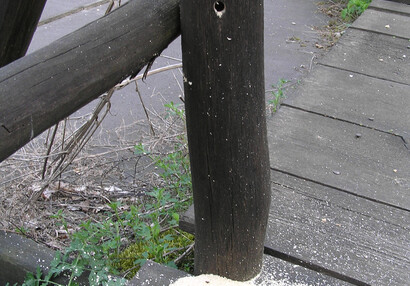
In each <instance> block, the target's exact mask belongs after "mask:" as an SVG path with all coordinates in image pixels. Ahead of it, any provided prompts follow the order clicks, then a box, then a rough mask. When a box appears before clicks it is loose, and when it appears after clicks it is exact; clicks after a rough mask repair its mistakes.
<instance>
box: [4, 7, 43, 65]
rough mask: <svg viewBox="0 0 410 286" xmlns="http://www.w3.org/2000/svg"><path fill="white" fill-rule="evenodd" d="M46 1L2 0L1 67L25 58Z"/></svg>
mask: <svg viewBox="0 0 410 286" xmlns="http://www.w3.org/2000/svg"><path fill="white" fill-rule="evenodd" d="M45 4H46V0H0V7H1V9H0V39H1V40H0V67H2V66H5V65H7V64H8V63H11V62H12V61H14V60H16V59H18V58H20V57H22V56H24V55H25V54H26V52H27V49H28V46H29V45H30V42H31V38H32V37H33V34H34V31H35V30H36V27H37V23H38V21H39V19H40V16H41V12H42V11H43V8H44V5H45Z"/></svg>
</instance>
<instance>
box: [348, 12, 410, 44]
mask: <svg viewBox="0 0 410 286" xmlns="http://www.w3.org/2000/svg"><path fill="white" fill-rule="evenodd" d="M352 27H353V28H357V29H362V30H368V31H373V32H378V33H382V34H386V35H391V36H395V37H401V38H403V39H406V40H408V39H410V15H397V14H392V13H391V12H387V11H379V10H373V9H367V10H366V11H365V12H364V13H363V14H362V15H361V16H360V17H359V18H358V19H357V20H356V21H354V22H353V25H352Z"/></svg>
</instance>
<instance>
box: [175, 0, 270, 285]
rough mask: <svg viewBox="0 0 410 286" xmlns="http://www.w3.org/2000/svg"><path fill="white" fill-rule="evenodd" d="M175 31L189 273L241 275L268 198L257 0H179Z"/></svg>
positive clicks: (253, 268) (251, 270)
mask: <svg viewBox="0 0 410 286" xmlns="http://www.w3.org/2000/svg"><path fill="white" fill-rule="evenodd" d="M215 5H216V6H215ZM181 31H182V52H183V56H182V58H183V71H184V87H185V106H186V118H187V131H188V143H189V152H190V160H191V172H192V185H193V191H194V201H195V236H196V237H195V269H196V270H195V271H196V273H197V274H201V273H212V274H218V275H222V276H225V277H228V278H231V279H234V280H248V279H250V278H252V277H254V276H256V275H257V274H258V273H259V271H260V269H261V264H262V254H263V241H264V237H265V229H266V220H267V215H268V211H269V203H270V189H269V156H268V145H267V136H266V119H265V97H264V84H265V83H264V65H263V60H264V54H263V52H264V51H263V1H262V0H256V1H238V0H226V1H216V2H215V1H192V0H183V1H182V2H181ZM255 221H256V222H257V223H255Z"/></svg>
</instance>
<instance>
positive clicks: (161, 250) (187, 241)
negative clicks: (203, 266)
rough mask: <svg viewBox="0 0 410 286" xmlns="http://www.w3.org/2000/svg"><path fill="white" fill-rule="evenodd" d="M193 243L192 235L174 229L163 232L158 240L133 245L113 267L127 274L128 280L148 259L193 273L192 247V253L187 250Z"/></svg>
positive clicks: (120, 255) (119, 257)
mask: <svg viewBox="0 0 410 286" xmlns="http://www.w3.org/2000/svg"><path fill="white" fill-rule="evenodd" d="M193 243H194V236H193V235H192V234H189V233H187V232H184V231H182V230H179V229H176V228H172V229H169V230H167V231H164V232H162V233H161V234H160V235H159V236H158V238H157V239H154V238H151V239H149V240H142V241H138V242H136V243H134V244H131V245H130V246H129V247H127V248H126V249H125V250H124V251H122V252H121V253H120V254H119V256H118V257H117V258H116V259H115V260H116V261H117V262H115V263H114V265H113V266H114V267H115V268H116V269H118V270H119V271H120V272H121V273H126V278H127V279H131V278H132V277H134V276H135V274H136V273H137V272H138V270H139V269H140V268H141V266H142V265H143V264H144V263H145V262H146V261H147V260H148V259H149V260H153V261H155V262H158V263H161V264H165V265H168V266H170V267H175V268H179V269H181V270H183V271H186V272H192V270H193V251H192V247H191V251H190V252H187V250H188V248H190V246H191V245H192V244H193ZM186 252H187V253H186Z"/></svg>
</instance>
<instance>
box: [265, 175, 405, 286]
mask: <svg viewBox="0 0 410 286" xmlns="http://www.w3.org/2000/svg"><path fill="white" fill-rule="evenodd" d="M271 178H272V182H273V184H272V207H271V211H270V216H269V226H268V231H267V237H266V244H265V245H266V247H268V248H269V249H272V250H273V251H276V252H278V253H285V254H287V255H289V256H291V257H294V258H296V259H300V260H302V261H305V262H308V263H310V264H311V266H312V268H315V266H317V267H320V268H321V269H322V271H323V269H327V270H328V271H330V272H333V273H338V274H339V275H343V276H345V277H346V280H349V279H352V280H353V279H354V280H356V284H357V285H397V286H399V285H407V284H408V282H409V281H410V272H409V271H408V270H409V269H410V235H409V233H410V213H409V212H408V211H403V210H400V209H397V208H394V207H390V206H386V205H384V204H379V203H375V202H373V201H369V200H367V199H363V198H360V197H357V196H355V195H350V194H346V193H343V192H340V191H338V190H335V189H332V188H328V187H324V186H322V185H319V184H315V183H312V182H309V181H305V180H301V179H298V178H296V177H293V176H288V175H284V174H281V173H280V172H275V171H274V172H272V174H271ZM290 209H291V210H292V211H291V212H290V211H289V210H290ZM268 252H269V251H268ZM358 281H359V282H360V281H361V282H362V284H360V283H357V282H358Z"/></svg>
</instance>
